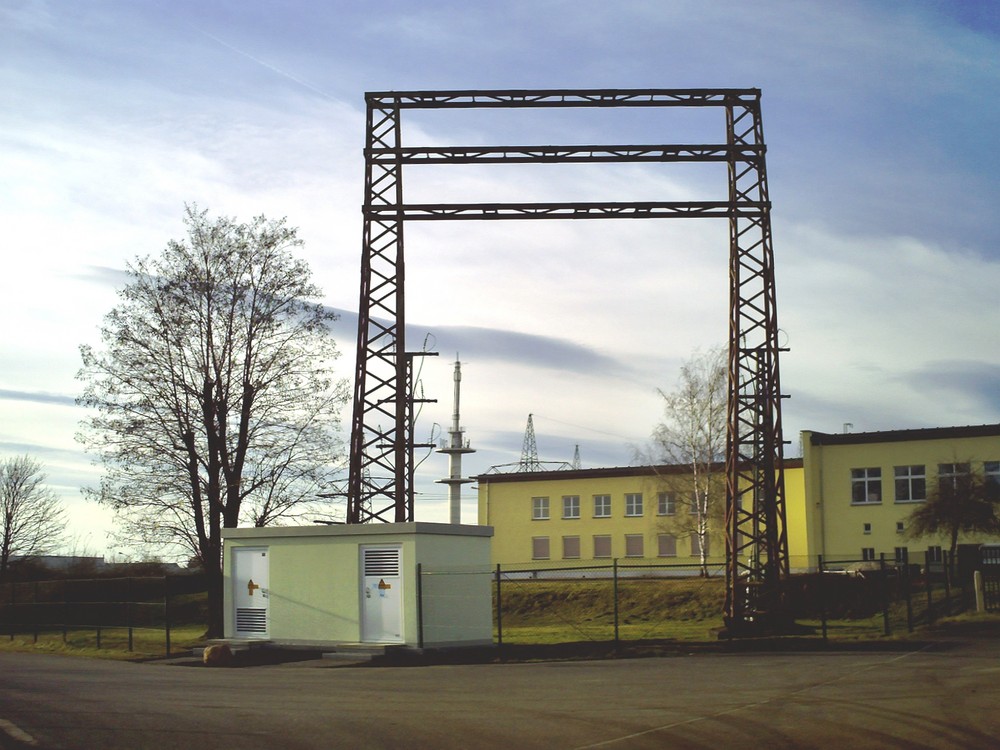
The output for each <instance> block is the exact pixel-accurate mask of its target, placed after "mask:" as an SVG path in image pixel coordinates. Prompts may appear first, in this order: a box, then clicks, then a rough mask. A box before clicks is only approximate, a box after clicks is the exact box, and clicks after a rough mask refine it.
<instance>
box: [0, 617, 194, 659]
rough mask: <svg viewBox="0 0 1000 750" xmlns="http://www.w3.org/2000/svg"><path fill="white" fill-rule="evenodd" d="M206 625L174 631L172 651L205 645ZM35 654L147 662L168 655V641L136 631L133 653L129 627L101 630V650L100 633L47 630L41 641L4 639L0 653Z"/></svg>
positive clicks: (25, 636)
mask: <svg viewBox="0 0 1000 750" xmlns="http://www.w3.org/2000/svg"><path fill="white" fill-rule="evenodd" d="M204 633H205V626H204V625H181V626H178V627H174V628H171V629H170V652H171V654H174V655H177V654H181V653H190V652H191V649H192V648H194V647H195V646H197V645H198V644H199V643H202V642H203V638H202V636H203V635H204ZM13 651H18V652H34V653H46V654H63V655H65V656H84V657H91V658H99V659H120V660H123V661H147V660H150V659H156V658H161V657H165V656H166V638H165V633H164V631H163V630H162V629H158V628H133V629H132V650H131V651H129V650H128V628H101V647H100V648H98V647H97V630H96V629H95V628H90V629H87V630H83V629H74V630H70V631H68V632H67V633H66V636H65V638H64V637H63V631H62V630H59V631H47V632H41V633H39V634H38V638H37V641H36V639H35V636H34V635H33V634H31V633H21V634H16V635H14V637H13V638H11V637H10V636H9V635H3V636H0V653H2V652H13Z"/></svg>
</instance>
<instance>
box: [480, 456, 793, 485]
mask: <svg viewBox="0 0 1000 750" xmlns="http://www.w3.org/2000/svg"><path fill="white" fill-rule="evenodd" d="M784 467H785V468H786V469H800V468H802V459H801V458H786V459H785V460H784ZM712 469H713V471H718V472H723V471H725V470H726V465H725V464H723V463H721V462H720V463H718V464H715V465H714V466H713V467H712ZM690 472H691V466H690V464H659V465H656V466H609V467H605V468H600V469H564V470H561V471H520V472H511V473H510V474H480V475H479V476H477V477H476V481H477V482H479V483H480V484H489V483H491V482H543V481H551V480H553V479H561V480H570V479H610V478H614V477H634V476H637V475H638V476H661V475H665V474H672V475H676V474H689V473H690Z"/></svg>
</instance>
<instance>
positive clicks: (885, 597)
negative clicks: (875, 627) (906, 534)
mask: <svg viewBox="0 0 1000 750" xmlns="http://www.w3.org/2000/svg"><path fill="white" fill-rule="evenodd" d="M879 568H881V570H882V631H883V632H884V633H885V634H886V635H889V632H890V631H889V574H888V571H887V569H886V567H885V552H883V553H882V554H881V555H880V556H879Z"/></svg>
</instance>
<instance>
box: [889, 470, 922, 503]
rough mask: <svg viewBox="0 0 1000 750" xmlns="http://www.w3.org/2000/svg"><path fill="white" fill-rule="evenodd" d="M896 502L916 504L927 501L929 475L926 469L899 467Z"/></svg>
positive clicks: (896, 471) (896, 472)
mask: <svg viewBox="0 0 1000 750" xmlns="http://www.w3.org/2000/svg"><path fill="white" fill-rule="evenodd" d="M895 474H896V502H897V503H916V502H921V501H923V500H926V499H927V474H926V472H925V471H924V467H923V466H922V465H920V466H897V467H896V468H895Z"/></svg>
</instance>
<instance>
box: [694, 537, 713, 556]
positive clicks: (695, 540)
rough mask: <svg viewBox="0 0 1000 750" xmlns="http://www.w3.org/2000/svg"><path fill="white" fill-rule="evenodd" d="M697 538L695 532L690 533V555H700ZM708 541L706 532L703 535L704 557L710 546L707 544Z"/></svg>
mask: <svg viewBox="0 0 1000 750" xmlns="http://www.w3.org/2000/svg"><path fill="white" fill-rule="evenodd" d="M698 538H699V537H698V535H697V534H692V535H691V557H700V556H701V543H700V542H699V541H698ZM708 541H709V540H708V535H707V534H706V535H705V556H706V557H707V556H708V554H709V548H710V545H709V543H708Z"/></svg>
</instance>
